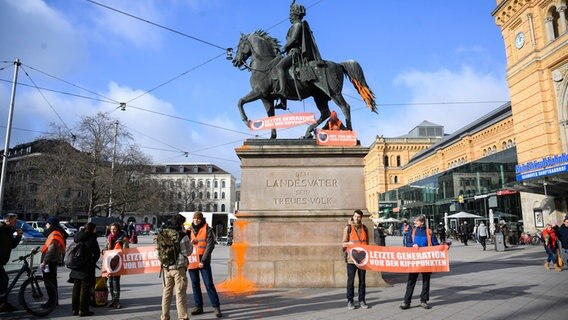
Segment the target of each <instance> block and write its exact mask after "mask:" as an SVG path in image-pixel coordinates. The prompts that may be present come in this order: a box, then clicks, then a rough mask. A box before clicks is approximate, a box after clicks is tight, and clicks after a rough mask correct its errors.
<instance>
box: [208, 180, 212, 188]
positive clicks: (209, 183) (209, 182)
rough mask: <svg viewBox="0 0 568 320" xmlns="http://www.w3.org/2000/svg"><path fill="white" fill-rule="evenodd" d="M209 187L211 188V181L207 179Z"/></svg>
mask: <svg viewBox="0 0 568 320" xmlns="http://www.w3.org/2000/svg"><path fill="white" fill-rule="evenodd" d="M207 188H211V181H210V180H207Z"/></svg>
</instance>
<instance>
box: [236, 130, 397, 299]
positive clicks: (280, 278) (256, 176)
mask: <svg viewBox="0 0 568 320" xmlns="http://www.w3.org/2000/svg"><path fill="white" fill-rule="evenodd" d="M367 151H368V149H367V148H364V147H360V146H356V147H321V146H316V145H315V141H313V140H247V141H245V143H244V145H243V146H241V147H240V148H238V149H236V152H237V155H238V156H239V158H240V159H241V168H242V175H241V200H240V209H239V211H238V214H237V217H238V218H239V223H238V224H237V226H236V227H235V230H234V243H235V244H237V245H240V247H239V248H243V245H244V247H246V252H245V253H244V255H242V253H241V255H240V256H239V255H237V254H236V253H235V251H234V250H231V259H230V261H229V264H230V266H229V277H230V278H232V277H243V278H246V279H247V280H250V281H252V282H254V283H255V284H256V285H257V286H258V287H263V288H272V287H280V288H286V287H288V288H291V287H312V288H324V287H345V285H346V283H347V275H346V266H345V261H344V260H343V253H342V250H341V240H342V239H341V238H342V233H343V229H344V227H345V226H346V225H347V222H348V220H349V218H350V217H351V216H352V214H353V211H354V210H355V209H362V210H363V211H364V208H365V199H364V194H365V192H364V185H365V184H364V170H363V167H364V165H363V158H364V156H365V155H366V154H367ZM363 222H364V223H365V224H367V227H368V229H369V237H370V242H371V243H372V237H373V234H372V231H373V228H372V222H371V221H370V219H368V215H366V216H365V218H364V219H363ZM367 285H368V286H383V285H387V284H386V283H385V282H384V280H383V279H382V276H381V274H380V273H378V272H368V273H367Z"/></svg>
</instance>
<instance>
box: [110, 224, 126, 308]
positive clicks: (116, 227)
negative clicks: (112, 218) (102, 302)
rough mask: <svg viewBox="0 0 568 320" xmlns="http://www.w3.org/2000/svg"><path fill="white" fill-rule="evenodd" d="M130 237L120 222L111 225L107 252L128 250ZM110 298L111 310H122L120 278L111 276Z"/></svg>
mask: <svg viewBox="0 0 568 320" xmlns="http://www.w3.org/2000/svg"><path fill="white" fill-rule="evenodd" d="M128 242H129V241H128V236H127V234H126V232H125V231H124V230H122V227H121V226H120V224H119V223H118V222H113V223H111V224H110V233H109V234H108V237H107V242H106V246H105V250H122V249H126V248H128ZM108 278H109V285H110V296H111V297H112V302H111V304H110V305H109V308H116V309H120V308H121V307H122V306H121V305H120V276H114V275H109V277H108Z"/></svg>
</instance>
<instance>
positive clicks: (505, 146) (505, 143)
mask: <svg viewBox="0 0 568 320" xmlns="http://www.w3.org/2000/svg"><path fill="white" fill-rule="evenodd" d="M501 148H502V149H503V150H505V149H507V142H505V141H503V144H502V145H501Z"/></svg>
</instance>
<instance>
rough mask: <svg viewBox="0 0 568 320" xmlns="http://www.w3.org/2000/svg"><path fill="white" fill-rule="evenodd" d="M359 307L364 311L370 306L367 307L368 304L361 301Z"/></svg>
mask: <svg viewBox="0 0 568 320" xmlns="http://www.w3.org/2000/svg"><path fill="white" fill-rule="evenodd" d="M359 306H360V307H361V308H363V309H368V308H369V306H368V305H367V303H366V302H365V301H361V302H359Z"/></svg>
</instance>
